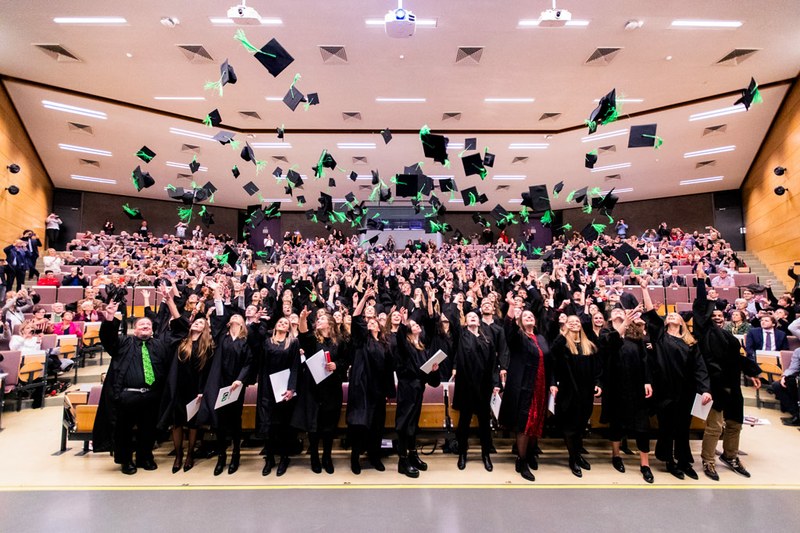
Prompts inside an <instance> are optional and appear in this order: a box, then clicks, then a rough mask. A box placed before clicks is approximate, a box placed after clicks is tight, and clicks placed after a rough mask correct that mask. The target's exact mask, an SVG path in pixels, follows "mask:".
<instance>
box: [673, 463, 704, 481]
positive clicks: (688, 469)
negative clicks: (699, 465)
mask: <svg viewBox="0 0 800 533" xmlns="http://www.w3.org/2000/svg"><path fill="white" fill-rule="evenodd" d="M678 468H679V469H680V470H681V472H683V473H684V474H685V475H686V477H688V478H691V479H699V476H698V475H697V472H695V471H694V468H692V465H689V464H680V463H678Z"/></svg>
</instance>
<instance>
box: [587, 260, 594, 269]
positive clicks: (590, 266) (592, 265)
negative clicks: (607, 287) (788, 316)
mask: <svg viewBox="0 0 800 533" xmlns="http://www.w3.org/2000/svg"><path fill="white" fill-rule="evenodd" d="M586 266H587V267H589V268H594V263H593V262H592V261H589V262H588V263H586Z"/></svg>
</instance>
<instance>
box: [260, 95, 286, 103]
mask: <svg viewBox="0 0 800 533" xmlns="http://www.w3.org/2000/svg"><path fill="white" fill-rule="evenodd" d="M264 98H266V100H267V102H283V96H265V97H264Z"/></svg>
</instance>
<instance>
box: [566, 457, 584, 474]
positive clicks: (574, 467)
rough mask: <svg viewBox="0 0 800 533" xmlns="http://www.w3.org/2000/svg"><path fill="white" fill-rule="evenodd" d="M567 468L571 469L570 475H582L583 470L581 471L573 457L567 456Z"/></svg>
mask: <svg viewBox="0 0 800 533" xmlns="http://www.w3.org/2000/svg"><path fill="white" fill-rule="evenodd" d="M569 469H570V470H571V471H572V475H574V476H575V477H583V472H582V471H581V467H580V466H578V464H577V463H576V461H575V459H574V458H573V457H570V458H569Z"/></svg>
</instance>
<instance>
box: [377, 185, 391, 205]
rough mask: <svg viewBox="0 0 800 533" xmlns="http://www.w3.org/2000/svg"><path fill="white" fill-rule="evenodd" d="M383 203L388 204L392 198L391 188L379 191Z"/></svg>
mask: <svg viewBox="0 0 800 533" xmlns="http://www.w3.org/2000/svg"><path fill="white" fill-rule="evenodd" d="M378 195H379V197H380V200H381V202H388V201H389V200H390V199H391V198H392V189H390V188H389V187H381V188H380V190H379V191H378Z"/></svg>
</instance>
